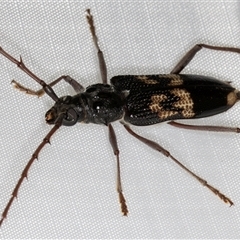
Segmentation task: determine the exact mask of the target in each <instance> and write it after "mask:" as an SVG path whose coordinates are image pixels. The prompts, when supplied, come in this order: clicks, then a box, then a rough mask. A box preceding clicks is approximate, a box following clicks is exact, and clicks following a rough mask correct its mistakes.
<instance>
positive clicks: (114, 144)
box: [108, 124, 128, 216]
mask: <svg viewBox="0 0 240 240" xmlns="http://www.w3.org/2000/svg"><path fill="white" fill-rule="evenodd" d="M108 130H109V141H110V143H111V146H112V148H113V152H114V155H115V156H116V158H117V192H118V195H119V202H120V204H121V210H122V213H123V215H124V216H127V214H128V209H127V205H126V200H125V198H124V195H123V192H122V183H121V174H120V161H119V149H118V146H117V138H116V135H115V132H114V129H113V127H112V125H111V124H108Z"/></svg>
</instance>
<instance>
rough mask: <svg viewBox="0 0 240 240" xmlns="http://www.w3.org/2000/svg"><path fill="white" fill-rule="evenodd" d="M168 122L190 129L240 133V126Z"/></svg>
mask: <svg viewBox="0 0 240 240" xmlns="http://www.w3.org/2000/svg"><path fill="white" fill-rule="evenodd" d="M168 124H170V125H172V126H174V127H178V128H184V129H190V130H200V131H211V132H235V133H240V128H238V127H236V128H234V127H223V126H209V125H206V126H204V125H189V124H183V123H178V122H175V121H171V122H168Z"/></svg>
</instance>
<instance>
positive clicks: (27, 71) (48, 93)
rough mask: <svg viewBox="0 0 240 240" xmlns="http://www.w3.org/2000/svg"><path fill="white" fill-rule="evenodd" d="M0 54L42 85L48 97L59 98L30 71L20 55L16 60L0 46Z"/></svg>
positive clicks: (55, 99)
mask: <svg viewBox="0 0 240 240" xmlns="http://www.w3.org/2000/svg"><path fill="white" fill-rule="evenodd" d="M0 54H2V55H3V56H4V57H6V58H7V59H8V60H10V61H11V62H13V63H15V64H16V65H17V66H18V67H19V68H20V69H21V70H22V71H23V72H25V73H26V74H28V75H29V76H30V77H31V78H32V79H34V80H35V81H36V82H37V83H39V84H40V85H41V86H42V87H43V90H44V92H45V93H47V95H48V96H49V97H51V98H52V99H53V100H54V101H55V102H56V101H57V100H58V99H59V98H58V96H57V95H56V93H55V92H54V91H53V89H52V87H51V86H49V85H48V84H46V83H45V82H44V81H43V80H42V79H40V78H39V77H37V76H36V75H35V74H34V73H33V72H32V71H30V70H29V69H28V68H27V67H26V66H25V64H24V63H23V60H22V57H21V56H20V61H18V60H17V59H16V58H14V57H12V56H11V55H10V54H8V53H7V52H6V51H4V50H3V48H2V47H0Z"/></svg>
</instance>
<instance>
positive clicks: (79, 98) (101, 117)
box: [0, 9, 240, 225]
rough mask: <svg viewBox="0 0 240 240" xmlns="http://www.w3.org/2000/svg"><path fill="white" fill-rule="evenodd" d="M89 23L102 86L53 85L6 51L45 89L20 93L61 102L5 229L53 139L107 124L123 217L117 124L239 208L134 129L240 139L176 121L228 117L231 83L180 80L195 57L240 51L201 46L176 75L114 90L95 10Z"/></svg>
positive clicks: (233, 98)
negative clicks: (60, 92)
mask: <svg viewBox="0 0 240 240" xmlns="http://www.w3.org/2000/svg"><path fill="white" fill-rule="evenodd" d="M86 18H87V21H88V24H89V27H90V32H91V35H92V39H93V43H94V45H95V48H96V50H97V56H98V60H99V67H100V72H101V78H102V83H98V84H93V85H91V86H88V87H87V88H86V90H85V89H84V87H83V86H82V85H81V84H79V83H78V82H77V81H76V80H74V79H73V78H71V77H70V76H65V75H64V76H61V77H59V78H58V79H56V80H55V81H53V82H51V83H50V84H47V83H46V82H45V81H43V80H42V79H40V78H39V77H37V76H36V75H35V74H34V73H33V72H32V71H30V70H29V69H28V68H27V67H26V66H25V64H24V63H23V60H22V58H21V57H20V60H19V61H18V60H17V59H15V58H14V57H12V56H11V55H10V54H9V53H7V52H6V51H5V50H3V48H2V47H0V53H1V54H2V55H3V56H4V57H6V58H7V59H8V60H10V61H11V62H13V63H14V64H16V65H17V66H18V67H19V68H20V69H21V70H22V71H24V72H25V73H27V74H28V75H29V76H30V77H31V78H32V79H34V80H35V81H36V82H37V83H39V84H40V85H41V86H42V88H41V89H40V90H39V91H33V90H31V89H28V88H26V87H24V86H22V85H21V84H20V83H18V82H16V81H14V80H13V81H12V83H13V85H14V86H15V88H17V89H18V90H20V91H23V92H26V93H27V94H31V95H37V96H38V97H40V96H42V95H43V94H44V93H46V94H47V95H48V96H49V97H50V98H52V99H53V101H54V102H55V103H54V105H53V107H52V108H51V109H50V110H48V111H47V113H46V114H45V120H46V123H47V124H50V125H53V128H52V129H51V130H50V132H49V133H48V134H47V135H46V136H45V138H44V139H43V141H42V142H41V144H40V145H39V146H38V147H37V149H36V150H35V152H34V153H33V155H32V157H31V159H30V160H29V162H28V163H27V165H26V166H25V168H24V170H23V172H22V174H21V176H20V178H19V180H18V182H17V184H16V186H15V188H14V190H13V192H12V196H11V198H10V199H9V201H8V203H7V205H6V207H5V209H4V211H3V213H2V218H1V220H0V225H1V224H2V223H3V221H4V219H5V218H6V217H7V214H8V212H9V209H10V207H11V205H12V203H13V200H14V198H16V197H17V194H18V191H19V189H20V186H21V184H22V182H23V180H24V178H26V177H27V174H28V171H29V169H30V167H31V165H32V163H33V162H34V160H35V159H37V158H38V155H39V153H40V151H41V150H42V148H43V147H44V146H45V145H46V144H47V143H49V142H50V138H51V137H52V135H53V134H54V133H55V132H56V131H57V130H58V129H59V128H60V127H61V126H73V125H75V124H76V123H79V122H80V123H81V122H82V123H94V124H102V125H105V126H107V127H108V130H109V141H110V144H111V146H112V149H113V152H114V154H115V156H116V160H117V192H118V195H119V201H120V205H121V211H122V213H123V215H125V216H126V215H127V214H128V208H127V204H126V200H125V197H124V195H123V190H122V184H121V176H120V161H119V149H118V145H117V139H116V135H115V132H114V129H113V127H112V125H111V123H112V122H114V121H117V120H118V121H120V123H121V124H123V126H124V128H125V129H126V130H127V131H128V132H129V133H130V134H131V135H132V136H133V137H135V138H137V139H138V140H140V141H141V142H143V143H144V144H146V145H148V146H149V147H151V148H153V149H154V150H156V151H158V152H161V153H162V154H163V155H165V156H166V157H169V158H171V159H172V160H173V161H174V162H175V163H177V164H178V165H179V166H180V167H181V168H182V169H184V170H185V171H187V172H188V173H189V174H191V175H192V176H193V177H194V178H195V179H196V180H198V181H199V182H200V183H201V184H203V185H204V186H205V187H207V188H208V189H209V190H211V191H212V192H213V193H214V194H216V195H217V196H218V197H219V198H220V199H222V200H223V201H224V202H225V203H228V204H230V205H233V202H232V200H231V199H230V198H228V197H227V196H226V195H224V194H223V193H221V192H220V191H219V190H217V189H216V188H215V187H213V186H212V185H210V184H208V183H207V181H206V180H204V179H203V178H201V177H199V176H198V175H196V174H195V173H194V172H192V171H191V170H189V169H188V168H186V167H185V166H184V165H183V164H182V163H181V162H180V161H179V160H177V159H176V158H175V157H174V156H172V155H171V154H170V152H169V151H167V150H166V149H164V148H163V147H161V146H160V145H159V144H158V143H156V142H153V141H151V140H149V139H147V138H145V137H142V136H140V135H138V134H137V133H135V132H134V131H133V130H132V129H131V128H130V126H129V125H130V124H132V125H136V126H146V125H153V124H157V123H161V122H165V121H168V124H170V125H172V126H175V127H180V128H185V129H193V130H203V131H220V132H237V133H239V132H240V129H239V128H232V127H221V126H195V125H187V124H182V123H181V124H180V123H178V122H175V121H174V120H177V119H194V118H204V117H208V116H212V115H215V114H219V113H222V112H224V111H227V110H228V109H229V108H231V107H232V106H233V105H234V104H235V103H236V102H237V101H238V100H239V99H240V92H239V91H238V90H237V89H235V88H234V87H232V86H231V84H230V83H229V82H223V81H220V80H217V79H215V78H212V77H207V76H200V75H184V74H180V73H181V71H182V70H183V69H184V68H185V66H186V65H187V64H188V63H189V62H190V61H191V60H192V59H193V58H194V56H195V54H196V53H197V52H198V51H200V50H201V49H202V48H207V49H212V50H217V51H229V52H235V53H240V49H239V48H232V47H219V46H212V45H207V44H197V45H195V46H194V47H193V48H192V49H191V50H190V51H188V52H187V53H186V55H185V56H184V57H183V58H182V59H181V60H180V61H179V63H178V64H177V65H176V66H175V67H174V68H173V70H172V71H171V73H170V74H158V75H139V76H135V75H123V76H115V77H113V78H111V79H110V84H109V83H108V81H107V68H106V64H105V60H104V56H103V52H102V51H101V49H100V47H99V44H98V38H97V35H96V32H95V27H94V22H93V16H92V15H91V13H90V10H89V9H87V10H86ZM61 80H64V81H66V82H67V83H68V84H70V85H71V86H72V87H73V89H74V90H75V91H76V93H77V94H76V95H75V96H63V97H58V96H57V95H56V93H55V92H54V90H53V86H54V85H56V84H57V83H59V82H60V81H61Z"/></svg>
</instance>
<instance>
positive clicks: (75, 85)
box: [12, 75, 84, 97]
mask: <svg viewBox="0 0 240 240" xmlns="http://www.w3.org/2000/svg"><path fill="white" fill-rule="evenodd" d="M61 80H64V81H65V82H67V83H68V84H70V85H71V86H72V87H73V89H74V90H75V92H76V93H81V92H83V91H84V87H83V86H82V85H81V84H80V83H78V82H77V81H76V80H74V79H73V78H71V77H70V76H65V75H63V76H61V77H59V78H57V79H56V80H54V81H53V82H51V83H49V84H48V85H49V86H50V87H53V86H54V85H56V84H58V83H59V82H60V81H61ZM12 84H13V86H14V87H15V88H16V89H18V90H19V91H22V92H24V93H26V94H29V95H34V96H38V97H41V96H42V95H43V94H44V93H45V91H44V89H43V88H42V89H40V90H38V91H34V90H32V89H29V88H26V87H24V86H23V85H21V84H20V83H18V82H17V81H15V80H12Z"/></svg>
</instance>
